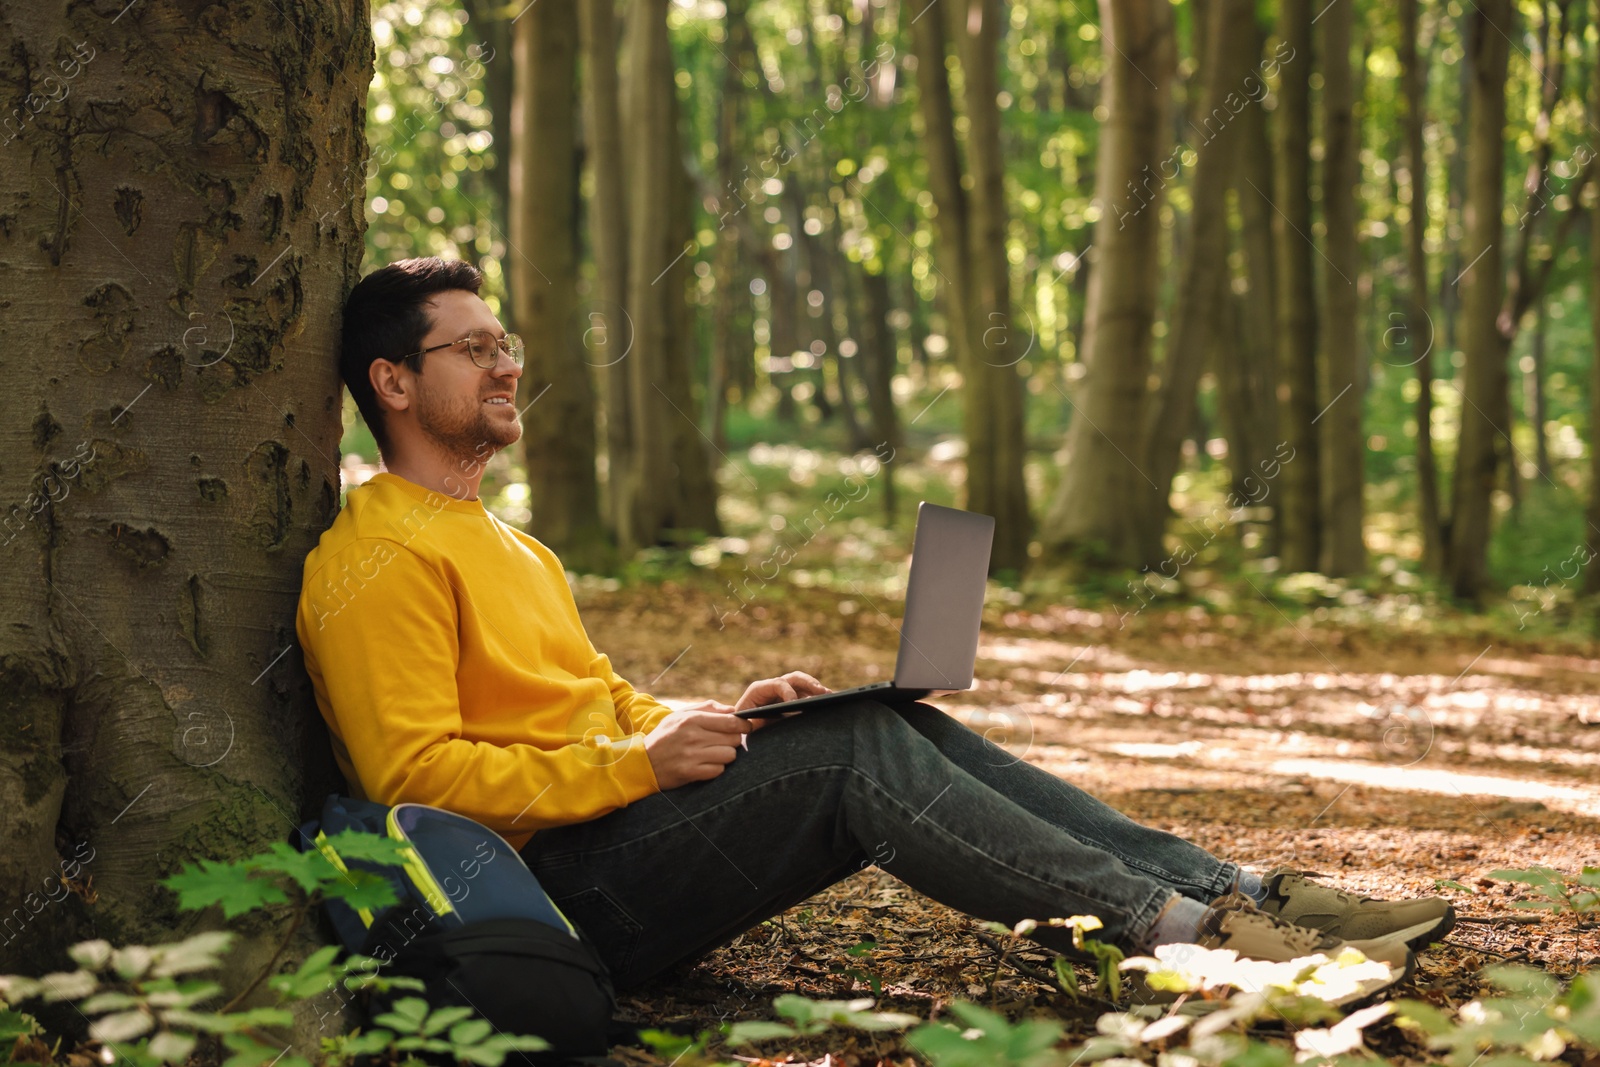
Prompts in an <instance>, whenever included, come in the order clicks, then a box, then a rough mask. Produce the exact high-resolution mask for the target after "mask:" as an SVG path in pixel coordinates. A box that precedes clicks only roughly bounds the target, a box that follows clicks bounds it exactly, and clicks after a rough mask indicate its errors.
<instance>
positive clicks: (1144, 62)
mask: <svg viewBox="0 0 1600 1067" xmlns="http://www.w3.org/2000/svg"><path fill="white" fill-rule="evenodd" d="M1100 34H1101V38H1102V43H1103V44H1102V51H1103V55H1104V61H1105V74H1104V76H1103V78H1102V81H1101V84H1102V85H1103V86H1104V92H1105V107H1106V119H1105V123H1104V125H1103V126H1102V127H1101V130H1100V145H1099V161H1098V163H1097V171H1096V177H1095V205H1096V207H1097V209H1098V211H1099V213H1100V215H1099V219H1098V220H1097V221H1096V223H1095V231H1094V255H1095V257H1096V258H1095V262H1094V267H1093V273H1092V274H1091V275H1090V278H1089V295H1088V308H1087V311H1086V312H1085V316H1084V318H1085V323H1086V324H1085V337H1084V344H1083V347H1084V357H1083V359H1084V364H1085V367H1086V373H1085V374H1084V376H1083V378H1082V380H1081V382H1080V384H1079V387H1078V390H1077V395H1076V397H1075V398H1074V399H1072V400H1071V401H1070V403H1071V407H1072V422H1071V424H1070V425H1069V426H1068V428H1067V454H1068V459H1067V467H1066V470H1065V471H1064V472H1063V474H1062V478H1061V483H1060V487H1059V489H1058V490H1057V493H1056V496H1055V499H1054V501H1053V502H1052V503H1051V506H1050V511H1049V513H1048V514H1047V516H1046V517H1045V521H1044V526H1043V530H1042V533H1041V539H1042V540H1043V542H1044V546H1045V549H1046V551H1047V552H1048V553H1050V554H1051V555H1054V556H1058V557H1059V556H1065V555H1068V554H1074V553H1079V554H1087V555H1090V556H1098V557H1100V558H1103V559H1109V560H1113V561H1116V562H1120V563H1124V564H1128V565H1137V564H1139V563H1141V562H1143V560H1142V559H1141V558H1139V557H1140V553H1139V542H1140V537H1139V535H1140V522H1139V513H1140V510H1141V509H1140V507H1139V504H1140V502H1141V501H1143V500H1147V499H1148V498H1149V494H1150V493H1151V492H1152V491H1153V490H1156V486H1155V483H1154V482H1153V480H1152V479H1151V478H1150V476H1149V474H1148V472H1147V471H1146V470H1145V469H1144V467H1143V465H1142V464H1141V462H1140V458H1141V457H1142V456H1143V446H1144V429H1145V425H1146V418H1147V415H1148V402H1147V398H1148V379H1149V375H1150V361H1151V353H1150V345H1151V339H1150V330H1151V326H1152V324H1153V323H1154V321H1155V315H1156V304H1157V298H1158V286H1159V272H1157V271H1156V270H1153V269H1152V265H1153V264H1154V263H1156V262H1157V259H1158V252H1159V249H1160V241H1161V222H1160V217H1161V202H1162V200H1163V199H1164V193H1163V186H1164V185H1165V184H1166V180H1167V176H1166V175H1165V174H1164V173H1163V170H1162V168H1161V161H1162V160H1164V159H1166V158H1167V157H1168V153H1167V145H1168V141H1169V138H1170V133H1169V131H1170V129H1171V125H1170V123H1169V121H1168V119H1169V108H1170V107H1171V104H1172V79H1173V71H1174V68H1175V66H1176V47H1175V45H1174V42H1173V35H1172V34H1173V27H1172V9H1171V5H1170V4H1168V3H1167V2H1166V0H1100Z"/></svg>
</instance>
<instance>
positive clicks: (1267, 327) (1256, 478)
mask: <svg viewBox="0 0 1600 1067" xmlns="http://www.w3.org/2000/svg"><path fill="white" fill-rule="evenodd" d="M1244 29H1245V31H1246V32H1247V33H1249V34H1250V35H1251V44H1250V52H1251V54H1252V55H1253V56H1255V57H1256V59H1257V61H1259V60H1260V58H1261V53H1262V50H1263V48H1264V47H1265V44H1266V36H1267V34H1266V27H1264V26H1263V25H1262V24H1261V23H1260V22H1259V21H1256V20H1254V19H1252V20H1251V21H1250V22H1249V23H1246V24H1245V27H1244ZM1258 86H1260V83H1259V82H1254V83H1251V87H1252V88H1255V89H1256V91H1257V92H1262V91H1264V87H1260V88H1257V87H1258ZM1238 122H1239V139H1240V147H1239V162H1238V166H1237V167H1236V168H1235V169H1236V171H1237V173H1236V174H1235V177H1234V183H1233V188H1234V192H1235V194H1236V195H1237V197H1238V204H1239V248H1240V250H1241V251H1242V253H1243V256H1244V279H1245V283H1246V286H1245V292H1243V293H1239V294H1236V295H1235V297H1234V299H1235V301H1236V303H1237V305H1238V307H1239V314H1240V319H1241V322H1240V331H1241V332H1240V343H1239V344H1238V345H1237V346H1236V347H1235V349H1234V351H1233V352H1231V353H1228V354H1226V355H1225V357H1224V358H1223V359H1222V360H1220V361H1219V363H1218V376H1219V384H1222V385H1223V387H1224V389H1228V388H1230V387H1229V385H1228V383H1227V378H1228V377H1229V376H1232V375H1234V374H1235V373H1237V374H1238V376H1240V377H1241V378H1242V379H1243V380H1242V381H1240V382H1239V383H1238V384H1237V385H1234V386H1232V387H1231V388H1232V389H1233V390H1234V391H1236V392H1237V393H1238V394H1239V396H1240V397H1241V399H1240V401H1239V409H1240V410H1239V415H1238V418H1236V419H1235V425H1236V427H1239V428H1238V429H1236V430H1234V431H1232V432H1231V433H1230V435H1229V438H1228V444H1229V448H1228V452H1229V461H1230V464H1231V466H1232V474H1233V485H1234V494H1235V495H1234V499H1235V500H1236V501H1239V502H1244V503H1249V504H1261V505H1263V506H1266V505H1269V504H1270V505H1273V506H1271V507H1270V509H1269V513H1270V514H1271V515H1272V516H1273V522H1272V526H1271V528H1270V534H1271V536H1270V538H1269V541H1270V544H1269V545H1268V551H1270V552H1271V553H1272V554H1274V555H1276V554H1277V552H1278V536H1277V521H1276V517H1277V515H1278V509H1277V507H1276V506H1275V505H1276V501H1275V500H1274V499H1273V497H1272V493H1273V492H1275V491H1276V489H1277V486H1276V484H1275V482H1272V481H1268V480H1264V479H1263V477H1262V475H1263V473H1264V472H1265V471H1267V470H1270V469H1272V468H1270V467H1268V466H1266V464H1268V463H1269V462H1275V461H1276V456H1275V453H1276V451H1277V447H1278V445H1279V443H1280V441H1281V440H1282V439H1281V438H1280V437H1279V436H1278V427H1279V421H1280V420H1279V417H1278V358H1277V345H1278V325H1277V323H1278V310H1277V289H1276V284H1275V282H1276V265H1275V262H1274V259H1275V257H1274V250H1273V243H1272V240H1273V239H1272V220H1273V218H1274V216H1275V215H1276V214H1277V212H1276V210H1275V209H1274V208H1273V206H1272V201H1271V200H1270V199H1269V197H1268V194H1269V192H1270V191H1271V189H1272V140H1271V136H1270V131H1269V129H1268V122H1267V113H1266V112H1265V111H1264V110H1263V109H1262V108H1261V106H1260V104H1259V102H1257V103H1256V104H1255V105H1254V106H1251V107H1247V108H1245V110H1244V112H1243V113H1242V114H1240V116H1239V119H1238ZM1235 366H1237V367H1238V370H1237V372H1235V371H1234V369H1233V368H1234V367H1235ZM1245 422H1247V423H1248V428H1247V429H1246V428H1244V427H1243V426H1242V425H1241V423H1245Z"/></svg>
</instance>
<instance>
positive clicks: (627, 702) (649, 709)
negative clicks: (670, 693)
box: [589, 644, 672, 734]
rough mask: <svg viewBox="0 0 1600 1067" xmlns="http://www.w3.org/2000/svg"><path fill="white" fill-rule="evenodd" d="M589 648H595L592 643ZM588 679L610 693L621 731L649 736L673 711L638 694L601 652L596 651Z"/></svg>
mask: <svg viewBox="0 0 1600 1067" xmlns="http://www.w3.org/2000/svg"><path fill="white" fill-rule="evenodd" d="M589 647H590V649H593V648H594V646H593V645H592V644H591V645H590V646H589ZM589 676H590V677H591V678H599V679H600V680H601V681H603V682H605V683H606V685H607V687H609V688H610V690H611V703H612V704H613V705H615V707H616V709H617V720H618V721H619V722H621V723H622V725H623V728H624V729H627V730H632V731H635V732H637V733H641V734H648V733H649V732H650V731H651V730H654V729H655V728H656V727H657V726H659V725H660V724H661V720H662V719H665V718H666V717H667V716H668V715H671V714H672V709H671V708H669V707H667V706H666V705H665V704H663V703H661V701H659V700H657V699H656V698H655V697H653V696H650V695H649V694H648V693H641V692H639V691H638V690H637V689H635V688H634V687H633V686H631V685H629V684H628V681H627V679H625V678H623V677H622V676H621V675H619V674H618V673H617V672H616V671H614V670H612V669H611V658H610V657H609V656H607V655H606V654H605V653H603V652H596V653H595V654H594V660H593V661H592V662H591V663H590V664H589Z"/></svg>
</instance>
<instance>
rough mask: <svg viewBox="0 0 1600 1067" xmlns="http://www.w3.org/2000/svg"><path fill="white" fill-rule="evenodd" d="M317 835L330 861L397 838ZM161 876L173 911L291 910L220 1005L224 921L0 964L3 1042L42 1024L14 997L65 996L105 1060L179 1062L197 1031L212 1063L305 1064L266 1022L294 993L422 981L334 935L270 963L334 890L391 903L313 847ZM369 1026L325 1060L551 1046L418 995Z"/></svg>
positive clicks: (405, 1062)
mask: <svg viewBox="0 0 1600 1067" xmlns="http://www.w3.org/2000/svg"><path fill="white" fill-rule="evenodd" d="M326 844H327V845H328V846H329V847H331V848H332V849H333V850H334V851H335V852H336V853H337V854H338V855H339V856H340V857H341V859H359V860H371V861H373V862H377V863H397V862H400V861H402V860H403V858H404V855H405V851H406V847H407V846H405V845H403V844H402V843H400V842H398V841H394V840H391V839H389V838H387V837H382V836H380V835H377V834H369V833H363V832H361V831H354V830H352V831H346V832H343V833H340V834H337V835H335V836H333V837H331V838H329V839H327V842H326ZM160 884H161V885H163V886H165V887H167V888H168V889H170V890H172V891H173V892H174V893H176V894H177V896H178V907H179V908H180V909H181V910H184V911H201V910H204V909H206V908H209V907H212V906H213V905H215V906H218V907H220V908H221V910H222V914H223V917H224V919H225V920H232V919H237V918H238V917H240V916H242V915H245V914H248V913H250V912H255V911H269V912H270V911H278V912H282V911H283V910H284V909H285V908H287V909H289V910H290V912H291V914H290V915H289V916H288V917H287V919H288V921H287V929H286V932H285V933H284V935H283V938H282V940H281V941H280V942H279V944H278V946H277V949H276V951H275V952H274V953H273V954H272V957H271V958H270V959H269V960H268V961H267V963H266V965H265V966H264V967H263V968H262V969H261V971H260V972H259V973H257V974H256V975H255V977H254V978H253V979H252V980H251V981H250V982H249V983H247V984H246V985H245V987H244V988H243V989H242V990H241V991H240V992H239V993H238V994H237V995H236V996H234V997H233V998H232V999H231V1000H229V1001H228V1002H227V1003H226V1004H223V1005H222V1006H221V1007H217V1008H212V1007H208V1006H207V1005H208V1002H211V1001H215V1000H217V999H219V998H220V997H221V995H222V986H221V984H220V983H218V982H216V981H214V980H212V979H211V978H210V977H207V973H208V972H215V971H217V970H218V969H219V968H221V967H223V966H224V965H225V963H226V961H225V959H224V954H225V953H226V952H227V950H228V949H229V947H230V946H231V945H232V944H233V941H234V938H235V936H236V935H235V934H234V933H232V932H231V931H227V930H210V931H206V932H203V933H199V934H195V935H193V936H190V937H187V938H184V939H183V940H180V941H174V942H170V943H165V944H159V945H128V946H124V947H121V948H116V947H113V946H112V945H111V944H110V943H109V942H107V941H104V940H92V941H83V942H79V943H78V944H75V945H73V946H72V947H71V948H70V949H68V954H69V955H70V957H71V958H72V961H73V962H74V963H76V964H77V965H78V969H77V970H74V971H62V972H57V973H51V974H45V975H42V976H40V977H38V978H33V977H28V976H23V975H0V1040H8V1041H9V1043H10V1044H11V1045H13V1046H15V1045H16V1044H17V1042H18V1039H19V1038H27V1037H37V1036H39V1035H42V1034H43V1032H44V1031H43V1029H42V1028H41V1027H40V1026H39V1024H38V1020H37V1019H35V1018H34V1017H33V1016H32V1015H30V1014H28V1013H26V1012H22V1011H17V1010H16V1009H15V1006H16V1005H17V1004H20V1003H23V1002H26V1001H30V1000H38V1001H41V1002H44V1003H58V1002H68V1003H72V1004H74V1005H75V1006H76V1007H77V1009H78V1011H80V1012H81V1013H82V1014H83V1015H84V1017H85V1018H87V1019H88V1020H89V1023H90V1025H89V1038H88V1041H89V1046H90V1049H89V1050H90V1051H93V1052H97V1053H98V1058H99V1060H100V1062H101V1063H104V1064H108V1065H113V1067H115V1065H124V1064H125V1065H128V1067H163V1065H171V1067H180V1065H182V1064H184V1063H185V1062H186V1061H188V1060H189V1059H190V1057H191V1056H192V1055H194V1054H195V1053H196V1051H197V1049H198V1048H199V1047H200V1045H201V1043H202V1042H205V1041H210V1042H212V1043H214V1045H215V1046H216V1049H217V1053H218V1056H217V1058H218V1059H219V1060H220V1062H221V1065H222V1067H266V1065H268V1064H272V1065H274V1067H311V1064H310V1062H309V1061H308V1060H306V1059H305V1058H304V1057H302V1056H298V1055H293V1054H290V1053H289V1052H288V1049H287V1046H283V1045H280V1044H279V1043H277V1042H276V1041H275V1040H273V1038H272V1037H271V1036H270V1035H269V1033H268V1032H267V1031H268V1030H269V1029H270V1028H273V1027H288V1026H291V1025H293V1022H294V1015H293V1012H292V1011H291V1007H292V1005H293V1004H295V1003H296V1002H299V1001H305V1000H309V999H310V998H313V997H316V996H319V995H321V994H322V993H325V992H327V991H329V990H337V989H339V988H341V987H342V988H344V989H346V990H351V991H354V990H362V989H367V990H374V991H377V992H380V993H388V992H391V991H402V990H412V991H419V990H422V989H423V988H424V987H423V984H422V983H421V982H420V981H417V980H416V979H413V978H408V977H405V976H402V975H385V974H383V973H382V970H381V969H382V966H383V965H382V963H381V962H380V961H379V960H376V959H371V958H369V957H365V956H357V955H351V956H349V957H347V958H346V959H344V960H340V959H339V956H340V954H341V948H340V946H337V945H328V946H324V947H323V948H320V949H318V950H317V951H315V952H313V953H311V954H310V955H309V956H308V957H306V959H305V960H304V961H302V962H301V963H300V964H299V965H298V966H297V967H295V968H294V969H293V970H290V971H285V972H283V973H275V972H276V971H277V969H278V967H279V961H280V959H281V958H282V956H283V953H284V952H285V951H286V950H287V949H288V947H289V945H290V944H291V942H292V938H293V937H294V934H295V932H296V931H297V930H298V929H300V927H301V926H302V925H303V924H304V922H305V920H306V919H307V918H308V917H309V916H310V915H311V914H313V912H314V911H315V909H316V908H317V907H318V906H319V905H320V904H322V903H323V902H324V901H325V900H327V899H329V898H338V899H341V900H343V901H345V902H346V903H348V904H349V905H350V906H351V907H355V908H372V909H378V908H382V907H385V906H387V905H391V904H394V903H396V902H397V898H396V896H395V893H394V889H393V887H392V886H391V885H390V884H389V883H388V882H387V881H386V880H385V879H383V878H381V877H379V876H378V875H375V874H371V873H369V872H366V871H362V870H355V869H347V868H345V867H344V866H343V865H342V864H338V865H336V864H335V863H334V862H333V861H332V860H331V859H330V858H329V857H328V856H327V855H326V854H324V853H323V852H322V851H320V850H317V849H312V850H309V851H307V852H304V853H302V852H298V851H296V850H295V849H293V848H291V847H290V846H289V845H288V844H286V843H284V842H275V843H274V844H273V845H272V846H271V847H269V848H267V849H266V850H264V851H262V852H259V853H257V854H255V855H252V856H247V857H244V858H242V859H238V860H233V861H226V862H223V861H214V860H201V861H199V862H198V863H195V864H191V865H188V866H186V867H184V868H183V869H182V870H181V871H179V872H178V873H177V874H174V875H171V876H169V877H168V878H165V879H163V880H162V881H161V883H160ZM278 918H280V919H282V918H284V916H282V915H281V914H280V915H279V916H278ZM263 982H265V983H266V985H267V987H268V988H269V989H270V990H272V992H273V993H275V994H276V999H277V1003H276V1004H274V1005H271V1006H265V1007H253V1008H247V1009H240V1008H239V1005H240V1004H241V1003H242V1002H243V1001H244V1000H245V999H246V998H247V997H248V996H249V995H250V994H251V993H252V992H253V991H255V990H256V989H257V988H258V987H259V986H260V985H261V984H262V983H263ZM373 1023H374V1025H373V1027H372V1028H371V1029H370V1030H368V1031H365V1032H362V1031H360V1030H357V1031H355V1032H353V1033H350V1034H341V1035H338V1036H335V1037H332V1038H326V1039H324V1040H323V1042H322V1052H323V1057H322V1062H323V1063H324V1064H326V1065H327V1067H340V1065H343V1064H347V1063H350V1062H352V1061H353V1060H355V1059H356V1058H357V1057H371V1058H375V1059H377V1060H380V1061H382V1062H387V1063H394V1064H398V1065H400V1067H411V1065H416V1067H420V1064H421V1062H422V1061H421V1060H420V1059H419V1058H418V1054H420V1053H436V1054H446V1055H449V1056H452V1057H453V1058H454V1059H455V1060H457V1061H458V1062H461V1063H468V1064H473V1065H476V1067H500V1064H501V1063H503V1062H504V1060H505V1057H506V1055H507V1054H508V1053H510V1052H512V1051H540V1050H543V1049H546V1048H548V1047H549V1046H548V1044H547V1043H546V1042H545V1041H544V1040H542V1039H541V1038H538V1037H532V1036H525V1035H507V1034H499V1033H494V1032H493V1030H494V1028H493V1026H492V1025H491V1024H490V1023H489V1022H488V1021H487V1020H485V1019H481V1018H478V1017H477V1013H476V1012H474V1011H473V1010H472V1009H471V1008H462V1007H441V1008H437V1009H430V1008H429V1006H428V1004H427V1002H426V1001H425V1000H422V999H421V998H418V997H406V998H403V999H401V1000H399V1001H397V1002H396V1003H395V1004H394V1006H393V1007H392V1008H391V1009H390V1010H389V1011H387V1012H385V1013H383V1014H381V1015H379V1016H377V1017H376V1018H375V1019H374V1020H373ZM58 1044H59V1042H58ZM52 1058H54V1057H53V1055H52ZM7 1062H9V1060H8V1061H7Z"/></svg>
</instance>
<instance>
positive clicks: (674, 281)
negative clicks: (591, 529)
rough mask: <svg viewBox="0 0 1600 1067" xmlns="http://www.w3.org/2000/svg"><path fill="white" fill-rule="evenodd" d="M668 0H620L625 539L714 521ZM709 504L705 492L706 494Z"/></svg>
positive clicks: (644, 540)
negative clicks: (627, 452) (693, 341)
mask: <svg viewBox="0 0 1600 1067" xmlns="http://www.w3.org/2000/svg"><path fill="white" fill-rule="evenodd" d="M667 7H668V0H634V2H633V3H632V5H631V6H630V7H629V8H628V16H627V32H626V35H625V39H624V42H623V52H624V56H625V60H624V64H623V70H624V72H625V76H624V78H623V84H622V93H621V96H622V102H623V122H624V126H625V128H626V130H627V133H628V137H627V140H628V144H629V145H630V146H631V148H632V153H631V156H630V157H629V159H628V160H627V164H628V165H627V168H626V176H625V181H626V187H627V194H628V196H627V201H628V207H627V217H628V231H629V232H628V299H627V301H626V307H627V312H628V314H629V315H630V316H631V317H632V320H633V327H634V338H633V340H634V345H633V350H632V352H631V353H630V354H629V357H628V359H627V360H626V361H625V362H626V363H627V364H628V365H629V368H630V377H629V381H630V383H631V391H632V394H633V412H632V413H633V446H634V447H633V462H632V465H631V466H632V469H631V470H630V471H629V480H628V496H629V498H630V505H631V506H629V507H628V508H626V509H625V515H626V518H627V522H628V525H627V527H626V528H625V537H624V543H625V544H626V545H627V546H629V547H631V548H636V547H643V546H648V545H654V544H659V543H663V542H669V541H675V540H679V539H681V537H682V536H684V534H681V533H674V532H673V531H685V532H686V531H690V530H695V529H698V530H701V531H704V532H710V531H713V530H714V529H715V513H714V510H713V513H712V514H711V515H709V516H708V515H707V514H706V502H707V496H708V488H709V487H710V486H711V485H712V484H714V483H711V476H710V465H709V461H708V460H707V459H706V450H705V446H704V441H703V438H701V436H700V427H699V423H698V421H697V420H696V418H695V404H694V397H693V393H692V391H691V389H690V379H689V373H688V372H689V366H688V360H687V345H688V338H687V337H686V336H685V334H684V332H683V327H684V314H683V309H682V308H680V307H675V306H674V305H675V304H679V305H681V304H682V303H683V302H684V288H685V279H686V277H687V276H688V271H689V266H688V262H689V255H688V246H687V245H686V244H685V243H684V238H685V235H684V232H683V231H684V228H685V227H684V223H685V222H686V221H687V220H686V219H685V217H684V216H685V211H686V209H687V206H688V205H687V199H688V197H687V192H688V190H687V181H688V178H687V175H686V174H685V173H684V170H683V161H682V159H681V158H680V156H679V141H678V109H677V101H678V97H677V91H676V89H675V88H674V85H673V71H674V68H673V60H672V43H671V40H670V39H669V38H668V35H667ZM710 499H711V502H712V508H713V509H714V507H715V497H714V494H713V495H711V497H710Z"/></svg>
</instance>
